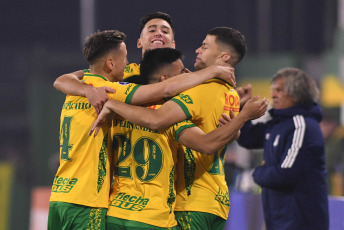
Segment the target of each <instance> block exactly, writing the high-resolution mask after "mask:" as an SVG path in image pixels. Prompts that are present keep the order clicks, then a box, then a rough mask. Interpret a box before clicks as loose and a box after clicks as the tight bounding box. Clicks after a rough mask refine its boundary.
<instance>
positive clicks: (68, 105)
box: [62, 102, 92, 110]
mask: <svg viewBox="0 0 344 230" xmlns="http://www.w3.org/2000/svg"><path fill="white" fill-rule="evenodd" d="M91 107H92V105H91V104H90V103H84V102H82V103H81V102H80V103H64V104H63V106H62V109H68V110H79V109H90V108H91Z"/></svg>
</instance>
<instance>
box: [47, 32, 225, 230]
mask: <svg viewBox="0 0 344 230" xmlns="http://www.w3.org/2000/svg"><path fill="white" fill-rule="evenodd" d="M124 39H125V35H124V34H123V33H122V32H119V31H116V30H112V31H103V32H97V33H94V34H92V35H91V36H90V37H89V38H88V39H87V41H86V43H85V45H84V48H83V53H84V57H85V58H86V60H87V61H88V62H89V65H90V73H87V74H85V77H84V80H83V83H79V85H78V86H80V85H81V87H78V88H77V90H79V91H80V92H81V93H83V92H84V89H85V88H87V87H90V86H89V85H93V86H96V87H100V86H107V87H111V88H113V89H114V90H115V91H116V93H115V94H111V96H110V97H111V98H112V99H116V100H119V101H122V102H126V103H146V102H149V101H155V100H158V99H160V98H165V97H170V96H171V95H173V94H175V93H177V92H178V91H179V92H180V91H182V90H184V89H185V87H186V88H190V87H193V86H194V85H195V82H199V78H203V80H206V79H209V77H208V76H206V75H207V74H208V73H207V72H208V71H209V72H213V73H212V74H213V75H214V76H215V75H216V72H221V74H228V73H230V68H227V69H224V68H222V67H218V66H213V67H212V68H209V69H208V71H205V72H204V74H194V73H187V74H185V75H188V76H185V75H183V76H177V77H175V78H171V79H169V80H166V81H164V82H161V83H157V84H151V85H146V86H141V87H140V86H139V85H135V84H128V83H118V82H115V81H121V80H122V78H123V71H124V68H125V66H126V64H127V62H128V61H127V50H126V45H125V43H124ZM202 75H204V76H202ZM178 78H179V80H178ZM192 79H193V80H192ZM175 80H177V81H175ZM190 83H191V84H190ZM183 88H184V89H183ZM175 90H176V91H175ZM96 116H97V114H96V111H95V110H94V108H93V107H92V106H91V105H90V103H88V101H87V98H84V97H80V96H67V98H66V100H65V103H64V105H63V107H62V112H61V123H60V166H59V169H58V171H57V173H56V176H55V178H54V182H53V186H52V193H51V197H50V207H49V223H48V228H49V229H63V228H74V229H77V228H82V229H84V228H95V229H104V228H105V224H104V218H105V213H106V208H107V207H108V199H109V191H110V180H111V176H110V174H109V172H110V164H109V162H110V161H112V159H111V155H110V154H109V151H108V147H109V145H110V144H111V137H109V134H108V128H104V129H103V130H102V131H101V135H99V136H97V138H89V136H88V135H87V134H88V131H89V129H90V127H91V125H92V122H93V121H94V119H95V118H96Z"/></svg>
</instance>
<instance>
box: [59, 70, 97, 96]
mask: <svg viewBox="0 0 344 230" xmlns="http://www.w3.org/2000/svg"><path fill="white" fill-rule="evenodd" d="M83 77H84V71H82V70H78V71H75V72H72V73H67V74H64V75H61V76H60V77H58V78H57V79H56V80H55V82H54V87H55V88H56V89H57V90H58V91H61V92H62V93H64V94H68V95H74V96H85V95H86V94H85V89H86V88H88V87H91V86H89V85H87V84H83V83H82V82H80V80H81V79H82V78H83Z"/></svg>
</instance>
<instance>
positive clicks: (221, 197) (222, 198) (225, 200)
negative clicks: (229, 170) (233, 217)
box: [215, 188, 230, 206]
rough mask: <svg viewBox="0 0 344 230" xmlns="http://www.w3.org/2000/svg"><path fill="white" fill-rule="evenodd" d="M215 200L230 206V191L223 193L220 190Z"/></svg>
mask: <svg viewBox="0 0 344 230" xmlns="http://www.w3.org/2000/svg"><path fill="white" fill-rule="evenodd" d="M215 200H217V201H218V202H220V203H221V204H224V205H227V206H230V203H229V195H228V191H227V192H223V191H222V190H221V189H220V188H219V191H218V192H217V194H216V196H215Z"/></svg>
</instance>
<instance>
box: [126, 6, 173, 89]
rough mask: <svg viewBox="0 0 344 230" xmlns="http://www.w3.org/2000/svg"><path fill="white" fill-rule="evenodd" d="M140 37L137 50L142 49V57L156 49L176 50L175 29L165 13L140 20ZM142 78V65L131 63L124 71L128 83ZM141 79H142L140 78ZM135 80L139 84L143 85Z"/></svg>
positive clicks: (149, 15) (155, 13) (154, 14)
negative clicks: (132, 79)
mask: <svg viewBox="0 0 344 230" xmlns="http://www.w3.org/2000/svg"><path fill="white" fill-rule="evenodd" d="M139 24H140V37H139V38H138V39H137V48H139V49H142V56H143V55H144V53H145V52H146V51H147V50H152V49H156V48H173V49H174V48H175V41H174V35H175V28H174V24H173V21H172V18H171V16H170V15H169V14H167V13H164V12H154V13H150V14H147V15H146V16H144V17H142V18H141V19H140V23H139ZM138 76H140V65H138V64H136V63H131V64H129V65H127V66H126V68H125V70H124V77H123V79H126V81H130V79H131V78H136V77H138ZM139 79H140V78H139ZM139 79H135V81H136V82H137V83H141V82H140V81H139Z"/></svg>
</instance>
